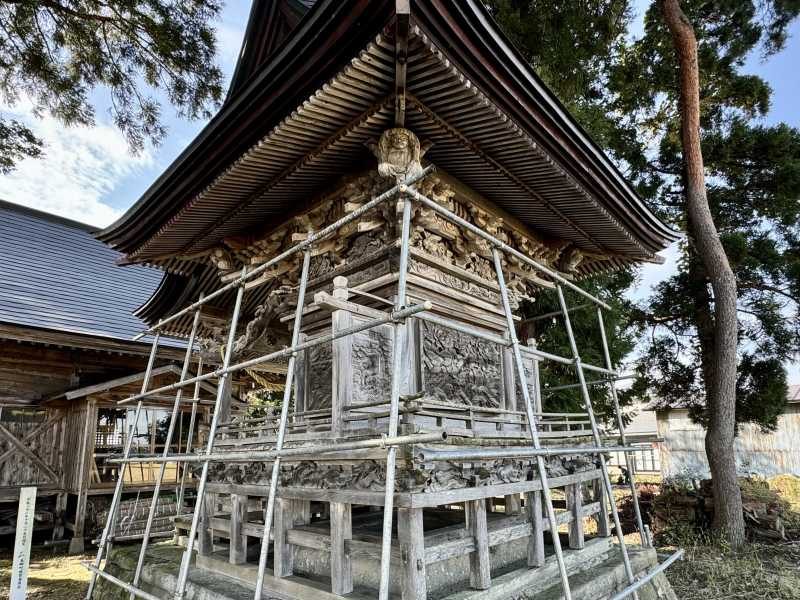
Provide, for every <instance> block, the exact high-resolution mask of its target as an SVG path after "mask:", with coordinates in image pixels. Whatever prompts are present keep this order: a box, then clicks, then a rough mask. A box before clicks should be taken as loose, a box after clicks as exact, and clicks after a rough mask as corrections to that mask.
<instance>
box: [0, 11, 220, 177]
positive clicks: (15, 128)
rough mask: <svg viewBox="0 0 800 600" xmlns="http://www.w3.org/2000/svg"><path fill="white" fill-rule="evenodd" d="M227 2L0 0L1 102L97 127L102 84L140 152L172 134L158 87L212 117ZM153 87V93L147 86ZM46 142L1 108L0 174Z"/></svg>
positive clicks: (183, 107)
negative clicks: (219, 20)
mask: <svg viewBox="0 0 800 600" xmlns="http://www.w3.org/2000/svg"><path fill="white" fill-rule="evenodd" d="M220 7H221V2H220V1H219V0H191V1H189V2H186V1H182V0H103V1H100V0H0V99H2V101H3V102H4V103H5V104H6V105H12V106H13V105H14V104H16V103H17V102H19V101H20V100H21V99H23V98H24V99H25V100H26V101H28V102H30V103H31V104H32V107H33V108H32V112H33V114H34V115H36V116H39V115H44V114H49V115H51V116H54V117H56V118H57V119H59V120H60V121H61V122H62V123H63V124H64V125H93V124H94V120H95V109H94V107H93V105H92V102H91V98H90V95H91V93H92V92H93V90H95V88H101V89H104V90H106V91H107V92H108V94H109V96H110V101H111V115H112V118H113V120H114V123H115V124H116V125H117V127H119V129H120V130H121V131H122V133H123V134H124V135H125V137H126V138H127V140H128V142H129V145H130V147H131V148H132V149H133V150H134V151H138V150H141V148H142V147H143V144H144V142H145V141H146V140H150V141H152V142H154V143H158V142H159V141H160V140H161V139H162V138H163V136H164V134H165V129H164V126H163V124H162V118H161V103H160V102H159V100H158V99H156V98H155V97H154V96H153V95H152V94H151V93H149V92H152V91H154V90H156V89H157V90H158V91H159V92H160V93H162V94H165V95H166V97H167V99H168V100H169V102H170V103H171V104H172V105H173V106H175V107H176V108H177V110H178V114H179V115H180V116H182V117H186V118H203V119H207V118H209V117H210V116H211V111H212V110H213V109H214V108H216V106H217V105H218V103H219V101H220V99H221V97H222V72H221V71H220V69H219V68H218V67H217V66H216V64H215V46H216V40H215V33H214V29H213V28H212V26H211V22H212V21H213V20H214V19H215V18H216V17H217V16H218V14H219V11H220ZM148 90H149V92H148ZM42 149H43V148H42V141H41V140H40V139H38V138H37V137H36V135H35V134H34V133H33V131H31V129H30V128H29V127H27V126H26V125H25V124H23V123H21V122H19V121H17V120H13V119H8V118H5V119H4V118H3V117H2V115H0V172H8V171H9V170H11V169H13V167H14V164H15V163H16V162H17V161H18V160H20V159H21V158H24V157H25V156H39V155H40V154H41V153H42Z"/></svg>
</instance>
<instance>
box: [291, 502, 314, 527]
mask: <svg viewBox="0 0 800 600" xmlns="http://www.w3.org/2000/svg"><path fill="white" fill-rule="evenodd" d="M291 502H292V515H293V518H292V523H293V525H294V526H295V527H297V526H300V525H308V524H309V523H311V500H291Z"/></svg>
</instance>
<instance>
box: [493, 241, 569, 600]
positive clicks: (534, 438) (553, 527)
mask: <svg viewBox="0 0 800 600" xmlns="http://www.w3.org/2000/svg"><path fill="white" fill-rule="evenodd" d="M492 257H493V258H494V269H495V272H496V275H497V283H498V285H499V286H500V298H501V299H502V302H503V312H504V313H505V316H506V324H507V326H508V336H509V340H510V341H511V348H512V350H513V352H514V363H515V365H516V368H517V378H518V380H519V384H520V387H521V388H522V398H523V400H524V401H525V412H526V413H527V415H528V429H529V430H530V435H531V443H532V444H533V447H534V448H536V449H537V450H538V449H539V448H541V444H540V442H539V431H538V426H537V424H536V415H535V414H534V410H533V401H532V400H531V394H530V389H529V388H528V377H527V375H526V374H525V364H524V363H523V362H522V353H521V352H520V349H519V340H518V339H517V332H516V330H515V327H514V315H513V313H512V312H511V303H510V302H509V300H508V288H507V287H506V279H505V277H504V276H503V263H502V261H501V260H500V252H499V250H498V249H497V247H492ZM536 467H537V470H538V471H539V481H540V482H541V484H542V498H543V499H544V504H545V508H546V510H547V520H548V522H549V523H550V535H551V537H552V539H553V550H554V551H555V555H556V562H557V563H558V572H559V574H560V575H561V586H562V588H563V590H564V598H565V600H571V599H572V591H571V590H570V585H569V575H568V574H567V565H566V564H565V563H564V554H563V553H562V552H561V539H560V538H559V537H558V520H557V519H556V511H555V509H554V508H553V498H552V496H551V494H550V485H549V483H548V479H547V469H546V466H545V462H544V457H542V456H537V457H536Z"/></svg>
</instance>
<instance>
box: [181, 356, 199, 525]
mask: <svg viewBox="0 0 800 600" xmlns="http://www.w3.org/2000/svg"><path fill="white" fill-rule="evenodd" d="M202 374H203V355H202V354H201V355H200V357H199V358H198V359H197V376H198V377H200V376H201V375H202ZM200 383H201V382H200V381H196V382H195V383H194V394H192V413H191V415H190V417H189V432H188V434H187V435H186V453H187V454H191V452H192V444H193V443H194V428H195V422H196V421H197V405H198V404H199V403H200ZM180 466H181V484H180V487H179V488H178V493H177V496H176V497H177V500H176V503H175V504H176V506H177V508H176V511H177V514H178V515H182V514H183V496H184V494H185V493H186V473H187V471H188V470H189V465H188V464H187V463H183V464H182V465H180Z"/></svg>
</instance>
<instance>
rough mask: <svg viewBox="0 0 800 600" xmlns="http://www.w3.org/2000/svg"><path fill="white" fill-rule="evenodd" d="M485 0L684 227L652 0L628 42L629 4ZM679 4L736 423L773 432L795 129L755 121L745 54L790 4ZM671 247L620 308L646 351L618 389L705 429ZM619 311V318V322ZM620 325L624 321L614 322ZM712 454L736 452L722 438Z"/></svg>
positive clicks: (780, 377) (797, 162)
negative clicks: (734, 346) (721, 284)
mask: <svg viewBox="0 0 800 600" xmlns="http://www.w3.org/2000/svg"><path fill="white" fill-rule="evenodd" d="M487 4H488V5H490V7H491V8H492V10H493V11H494V14H495V16H496V17H497V18H498V20H499V22H500V24H501V27H502V28H503V29H504V30H505V31H506V33H507V34H508V35H509V37H510V38H511V39H512V41H513V42H515V43H516V44H517V45H519V46H521V47H522V52H523V54H525V55H526V56H527V57H528V59H529V60H530V61H531V63H532V64H533V65H534V67H535V68H536V69H537V71H538V72H539V74H540V75H541V76H542V77H543V78H544V79H545V81H546V83H548V84H549V85H550V86H551V87H552V88H553V89H554V90H555V91H556V93H557V94H559V95H560V96H561V99H562V101H564V102H565V104H566V105H567V106H568V107H569V108H570V109H571V110H572V112H573V114H575V115H576V117H577V118H578V119H579V121H581V123H582V125H583V126H584V127H585V128H586V129H587V130H588V131H589V133H590V134H592V135H593V137H595V139H597V140H598V142H599V143H600V144H601V145H603V146H604V147H605V149H606V150H607V151H608V152H609V154H610V155H611V156H612V157H613V158H615V159H616V160H617V162H618V164H619V165H620V166H621V168H622V169H623V170H624V171H625V172H626V175H627V176H628V178H629V179H630V180H632V181H633V182H634V183H635V184H636V185H637V187H638V190H639V192H640V194H641V195H642V196H643V197H644V198H645V199H646V200H648V201H649V202H650V204H651V206H653V207H654V208H655V209H656V210H657V212H659V214H661V215H662V216H663V217H664V218H666V219H667V220H668V221H669V222H671V223H672V224H674V225H675V226H676V227H678V228H680V229H682V230H684V231H686V230H687V227H688V223H687V203H686V185H685V184H686V179H685V168H684V167H685V165H684V162H683V155H682V146H681V129H680V124H681V121H680V112H679V103H680V91H681V90H680V85H679V81H680V79H679V77H680V71H679V68H678V61H677V60H676V55H675V46H674V44H673V42H672V39H671V37H670V32H669V30H668V28H667V26H666V23H665V21H664V17H663V14H662V13H661V10H660V7H659V6H658V5H657V3H655V2H654V3H653V4H652V5H651V7H650V8H649V10H648V11H647V14H646V17H645V31H644V35H643V36H642V37H641V38H640V39H638V40H635V41H628V38H627V36H626V32H627V29H628V27H629V26H630V9H629V3H624V2H623V3H620V2H617V1H615V0H605V1H600V0H597V1H594V2H581V3H568V4H569V5H568V6H563V5H562V3H556V2H549V1H547V0H527V1H526V0H494V1H487ZM680 6H681V8H682V9H683V12H685V13H686V16H687V17H688V19H689V21H690V23H691V24H692V26H693V28H694V33H695V35H696V38H697V44H698V63H699V76H700V80H699V97H700V105H699V111H700V115H699V118H700V130H701V140H700V141H701V147H702V155H703V158H704V162H705V169H704V172H705V176H706V180H707V197H708V203H709V206H710V209H711V214H712V217H713V220H714V223H715V224H716V227H717V229H718V230H719V235H720V239H721V241H722V244H723V248H724V250H725V254H726V256H727V259H728V262H729V263H730V265H731V267H732V269H733V272H734V275H735V279H736V286H737V290H738V300H737V309H738V317H739V324H738V342H739V344H738V348H739V354H738V365H737V366H738V369H737V381H736V394H735V395H736V398H735V406H736V411H735V418H736V422H738V423H743V422H750V423H757V424H758V425H760V426H761V427H762V428H764V429H766V430H769V429H774V427H775V426H776V424H777V417H778V415H780V414H781V413H782V412H783V409H784V407H785V402H786V373H785V369H784V366H783V365H784V364H785V362H786V361H787V360H789V359H791V358H793V357H796V356H797V353H798V352H799V351H800V322H799V321H798V298H800V229H798V222H800V132H798V130H796V129H794V128H792V127H790V126H788V125H786V124H780V125H775V126H767V125H764V124H763V123H761V122H760V121H759V119H760V118H761V117H763V116H764V115H765V114H766V113H767V111H768V110H769V103H770V95H771V90H770V88H769V85H768V84H767V83H766V82H765V81H764V80H763V79H761V78H760V77H758V76H755V75H752V74H747V73H744V72H743V66H744V63H745V60H746V59H747V57H748V56H750V55H751V54H752V53H755V52H759V53H760V54H761V57H762V59H763V60H766V59H768V58H769V56H771V55H772V54H774V53H776V52H778V51H780V50H781V49H782V48H783V46H784V45H785V42H786V36H787V28H788V26H789V24H790V23H791V22H792V20H793V19H794V18H796V16H797V14H798V12H800V2H798V1H797V0H685V1H682V2H681V3H680ZM562 34H563V37H562ZM573 38H574V39H573ZM593 52H596V53H598V54H597V56H596V57H594V58H593V57H592V53H593ZM576 73H580V74H582V76H578V77H575V76H574V75H575V74H576ZM680 253H681V257H680V260H679V263H678V273H677V274H676V275H675V276H673V277H671V278H669V279H668V280H666V281H664V282H662V283H661V284H660V285H659V286H658V287H657V289H656V290H655V293H654V294H653V296H652V297H651V298H649V299H648V300H647V301H646V302H642V303H641V305H640V306H638V307H636V309H635V310H633V311H630V312H628V313H627V314H628V315H629V316H630V317H631V319H632V320H631V323H633V324H636V325H637V326H638V328H639V334H640V339H641V340H642V346H643V351H642V354H641V358H640V360H639V362H638V365H637V372H638V375H639V377H638V379H637V380H636V382H635V384H634V386H633V387H632V389H631V390H630V391H629V392H628V394H627V396H628V397H633V398H639V399H643V400H657V401H661V402H664V403H672V402H689V403H690V404H691V405H692V407H693V408H692V416H693V417H694V418H695V419H696V420H697V421H698V422H700V423H701V424H703V425H708V424H709V422H710V417H712V416H713V415H712V414H711V413H710V410H709V406H708V405H707V403H706V398H707V393H708V391H709V388H708V385H709V382H711V381H713V375H714V369H715V361H714V358H715V357H714V350H713V348H714V310H715V303H714V296H713V292H712V291H711V290H710V286H709V277H708V274H707V273H706V271H705V267H704V264H703V261H702V260H701V258H702V257H701V256H699V255H698V251H697V248H696V246H695V245H694V244H693V243H691V242H686V243H683V244H682V245H681V247H680ZM537 310H538V309H537ZM625 314H626V312H625V311H623V312H621V313H619V316H620V317H622V320H623V321H624V318H625ZM618 322H619V321H618ZM619 331H622V332H623V333H624V332H625V331H627V327H626V326H625V324H624V323H623V324H622V325H621V327H618V332H619ZM555 343H558V342H555ZM561 350H562V352H561V353H563V351H564V350H565V349H564V348H563V346H562V348H561ZM722 450H724V451H725V452H727V456H728V458H731V457H732V456H733V454H732V452H733V449H732V445H730V447H727V448H723V449H722ZM712 460H713V459H712ZM723 527H724V524H723Z"/></svg>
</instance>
